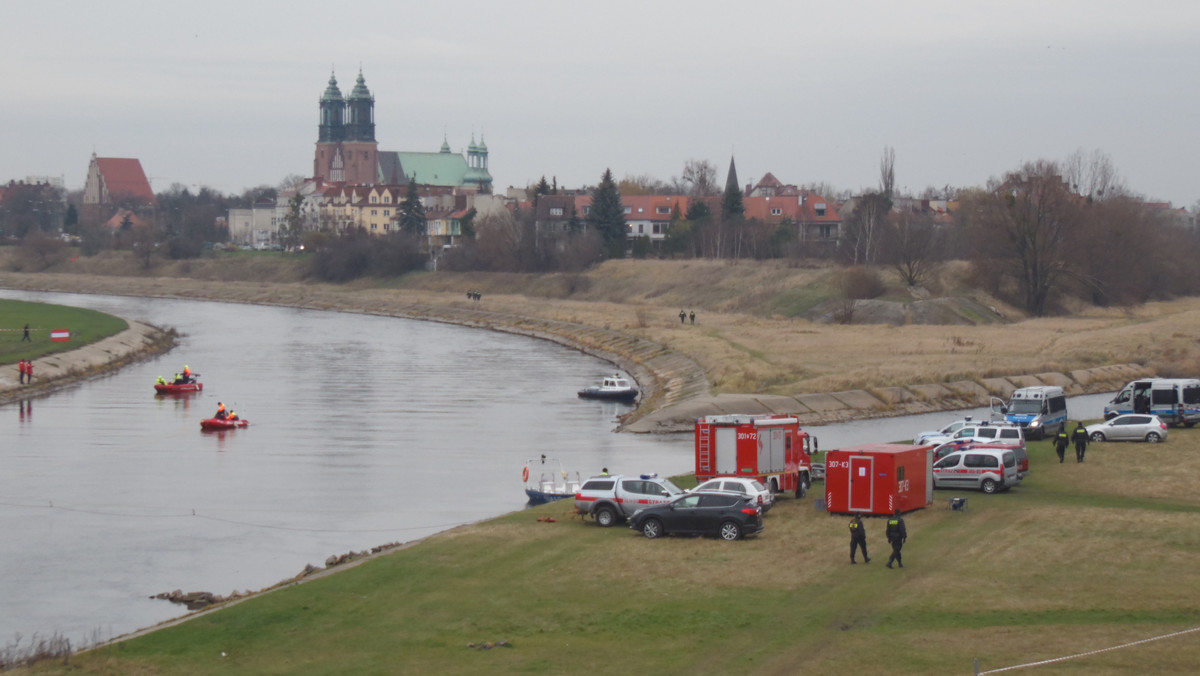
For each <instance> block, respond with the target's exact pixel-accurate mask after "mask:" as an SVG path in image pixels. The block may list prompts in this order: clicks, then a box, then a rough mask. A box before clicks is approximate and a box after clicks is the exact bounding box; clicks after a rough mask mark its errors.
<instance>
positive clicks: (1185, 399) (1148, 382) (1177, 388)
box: [1104, 378, 1200, 427]
mask: <svg viewBox="0 0 1200 676" xmlns="http://www.w3.org/2000/svg"><path fill="white" fill-rule="evenodd" d="M1126 413H1145V414H1149V415H1156V416H1158V417H1159V418H1162V420H1163V422H1165V423H1167V424H1168V425H1183V426H1185V427H1191V426H1192V425H1195V424H1196V423H1197V422H1200V380H1197V379H1195V378H1145V379H1143V380H1134V381H1133V382H1131V383H1129V384H1128V385H1126V386H1125V387H1123V388H1121V390H1120V391H1119V392H1117V396H1115V397H1113V400H1112V401H1110V402H1108V405H1107V406H1105V407H1104V419H1105V420H1111V419H1112V418H1115V417H1117V416H1119V415H1124V414H1126Z"/></svg>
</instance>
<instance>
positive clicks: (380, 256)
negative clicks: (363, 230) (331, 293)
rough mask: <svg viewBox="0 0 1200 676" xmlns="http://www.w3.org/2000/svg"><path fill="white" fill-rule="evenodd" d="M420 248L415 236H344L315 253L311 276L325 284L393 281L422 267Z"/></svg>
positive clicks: (397, 234) (423, 259) (423, 261)
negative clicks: (367, 279) (369, 278)
mask: <svg viewBox="0 0 1200 676" xmlns="http://www.w3.org/2000/svg"><path fill="white" fill-rule="evenodd" d="M420 245H421V241H420V238H419V237H418V236H413V235H406V234H400V233H396V234H391V235H387V236H386V237H375V236H372V235H363V234H349V235H344V236H342V237H339V238H338V239H335V240H331V241H330V242H329V243H328V244H327V245H326V246H325V247H323V248H321V249H320V250H318V251H316V252H315V254H314V256H313V259H312V267H311V268H310V272H311V274H312V275H313V276H314V277H316V278H318V279H320V280H322V281H326V282H348V281H351V280H354V279H358V278H360V277H366V276H372V277H396V276H399V275H402V274H404V273H406V272H411V271H413V270H420V269H422V268H424V267H425V256H424V254H422V253H421V246H420Z"/></svg>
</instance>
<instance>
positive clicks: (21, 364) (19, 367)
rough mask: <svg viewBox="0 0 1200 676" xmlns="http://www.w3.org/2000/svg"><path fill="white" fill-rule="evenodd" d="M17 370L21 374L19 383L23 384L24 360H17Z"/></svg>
mask: <svg viewBox="0 0 1200 676" xmlns="http://www.w3.org/2000/svg"><path fill="white" fill-rule="evenodd" d="M17 372H19V373H20V374H21V384H22V385H24V384H25V360H24V359H22V360H21V361H19V362H17Z"/></svg>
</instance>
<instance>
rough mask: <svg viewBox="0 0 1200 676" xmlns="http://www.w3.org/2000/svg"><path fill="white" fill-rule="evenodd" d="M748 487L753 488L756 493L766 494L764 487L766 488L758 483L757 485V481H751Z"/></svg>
mask: <svg viewBox="0 0 1200 676" xmlns="http://www.w3.org/2000/svg"><path fill="white" fill-rule="evenodd" d="M750 485H751V486H753V487H754V490H756V491H758V492H759V493H766V492H767V487H766V486H764V485H762V484H760V483H759V482H757V481H751V482H750Z"/></svg>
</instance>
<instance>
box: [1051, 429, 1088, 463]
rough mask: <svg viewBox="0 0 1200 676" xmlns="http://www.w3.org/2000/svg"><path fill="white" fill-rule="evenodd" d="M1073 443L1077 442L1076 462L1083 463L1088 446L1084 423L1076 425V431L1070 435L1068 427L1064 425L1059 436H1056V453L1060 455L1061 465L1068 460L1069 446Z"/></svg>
mask: <svg viewBox="0 0 1200 676" xmlns="http://www.w3.org/2000/svg"><path fill="white" fill-rule="evenodd" d="M1071 442H1075V462H1083V456H1084V454H1085V453H1087V445H1088V433H1087V430H1086V429H1084V427H1083V423H1081V422H1077V423H1075V429H1074V431H1072V432H1071V433H1070V434H1067V426H1066V425H1065V424H1064V425H1063V426H1062V429H1060V430H1059V431H1058V434H1056V435H1054V452H1055V453H1057V454H1058V461H1059V462H1060V463H1061V462H1062V461H1063V460H1064V459H1065V458H1066V455H1067V445H1068V444H1070V443H1071Z"/></svg>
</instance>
